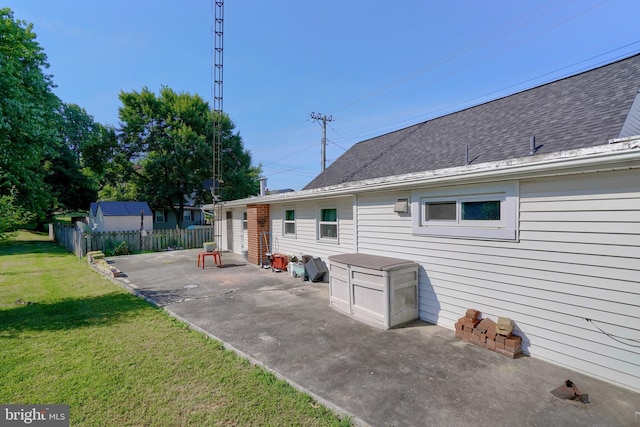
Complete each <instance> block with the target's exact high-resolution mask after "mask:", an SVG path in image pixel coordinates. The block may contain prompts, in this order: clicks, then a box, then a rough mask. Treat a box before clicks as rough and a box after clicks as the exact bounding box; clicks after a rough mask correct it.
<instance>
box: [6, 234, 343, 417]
mask: <svg viewBox="0 0 640 427" xmlns="http://www.w3.org/2000/svg"><path fill="white" fill-rule="evenodd" d="M46 238H47V237H46V236H44V235H41V234H37V233H28V232H21V233H20V235H19V236H18V240H16V241H14V242H13V243H11V244H10V245H7V246H2V247H0V378H1V379H2V387H0V403H5V404H6V403H21V404H67V405H70V408H71V425H72V426H114V425H117V426H246V425H256V426H260V425H269V426H293V425H300V426H326V425H330V426H333V425H335V426H347V425H350V422H349V420H347V419H340V418H338V417H337V416H335V415H334V414H333V413H332V412H331V411H329V410H328V409H327V408H325V407H323V406H321V405H319V404H317V403H316V402H314V401H313V399H312V398H311V397H309V396H307V395H305V394H303V393H301V392H299V391H297V390H295V389H294V388H293V387H291V386H290V385H289V384H287V383H286V382H284V381H282V380H279V379H277V378H276V377H275V376H274V375H272V374H271V373H269V372H267V371H265V370H264V369H261V368H259V367H256V366H253V365H251V364H250V363H249V362H248V361H246V360H244V359H242V358H240V357H239V356H237V355H236V354H235V353H233V352H230V351H227V350H224V349H223V347H222V345H221V344H220V343H219V342H217V341H214V340H212V339H210V338H208V337H206V336H204V335H202V334H200V333H197V332H195V331H192V330H191V329H189V328H188V327H187V326H186V325H185V324H183V323H181V322H179V321H177V320H175V319H173V318H172V317H170V316H169V315H167V314H166V313H165V312H164V311H162V310H160V309H158V308H155V307H154V306H152V305H150V304H148V303H146V302H145V301H143V300H141V299H138V298H136V297H134V296H132V295H130V294H129V293H127V292H125V291H124V290H122V289H121V288H119V287H118V286H116V285H114V284H113V283H111V282H110V281H109V280H107V279H106V278H104V277H103V276H101V275H99V274H98V273H96V272H94V271H93V270H92V269H90V268H89V267H88V266H87V264H86V262H84V261H82V260H79V259H78V258H76V257H75V256H73V255H71V254H68V253H67V252H66V251H64V250H63V249H62V248H60V247H58V246H56V245H55V244H53V243H51V242H48V241H46Z"/></svg>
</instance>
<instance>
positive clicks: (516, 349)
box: [504, 344, 522, 353]
mask: <svg viewBox="0 0 640 427" xmlns="http://www.w3.org/2000/svg"><path fill="white" fill-rule="evenodd" d="M504 350H505V351H510V352H511V353H518V352H519V351H522V346H521V345H520V344H518V345H515V346H511V345H505V346H504Z"/></svg>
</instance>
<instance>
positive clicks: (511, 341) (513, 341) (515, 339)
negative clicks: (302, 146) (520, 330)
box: [504, 335, 522, 347]
mask: <svg viewBox="0 0 640 427" xmlns="http://www.w3.org/2000/svg"><path fill="white" fill-rule="evenodd" d="M520 344H522V337H520V336H518V335H511V336H510V337H508V338H507V340H506V341H505V343H504V345H506V346H510V347H515V346H517V345H520Z"/></svg>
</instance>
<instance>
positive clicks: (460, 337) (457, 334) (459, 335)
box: [456, 329, 464, 340]
mask: <svg viewBox="0 0 640 427" xmlns="http://www.w3.org/2000/svg"><path fill="white" fill-rule="evenodd" d="M463 336H464V333H463V332H462V331H458V330H457V329H456V338H458V339H459V340H461V339H463Z"/></svg>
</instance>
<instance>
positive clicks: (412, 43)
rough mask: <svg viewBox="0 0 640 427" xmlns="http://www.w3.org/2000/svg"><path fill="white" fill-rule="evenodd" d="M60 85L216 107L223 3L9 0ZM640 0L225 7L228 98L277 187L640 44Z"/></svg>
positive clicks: (107, 105) (101, 106)
mask: <svg viewBox="0 0 640 427" xmlns="http://www.w3.org/2000/svg"><path fill="white" fill-rule="evenodd" d="M0 7H9V8H10V9H12V10H13V11H14V18H15V19H19V20H24V21H26V22H27V23H32V24H33V31H34V32H35V33H36V35H37V39H36V40H37V41H38V42H39V43H40V45H41V46H42V48H43V49H44V52H45V53H46V54H47V57H48V62H49V64H50V68H49V69H48V70H47V72H48V73H49V74H52V75H53V82H54V83H55V84H56V85H57V87H56V88H55V89H54V91H55V93H56V95H57V96H58V97H59V98H60V99H61V100H62V101H63V102H65V103H70V104H71V103H73V104H78V105H79V106H80V107H82V108H84V109H85V110H86V111H87V113H88V114H90V115H92V116H93V117H94V119H95V121H97V122H99V123H102V124H108V125H113V126H116V127H117V126H118V125H119V120H118V108H120V107H121V105H122V104H121V103H120V100H119V98H118V95H119V94H120V92H121V91H124V92H131V91H140V90H141V89H142V88H143V87H147V88H149V89H150V90H152V91H154V92H156V93H158V92H159V90H160V88H161V87H163V86H167V87H170V88H171V89H173V90H174V91H176V92H187V93H190V94H198V95H200V96H201V97H202V98H204V99H205V100H206V101H207V102H209V103H210V105H211V106H213V83H212V75H213V71H212V68H213V59H212V50H213V49H212V46H213V37H212V33H213V27H214V22H213V6H212V0H185V1H181V2H178V1H175V0H174V1H168V0H155V1H153V2H151V1H143V0H127V1H124V0H109V1H106V0H94V1H87V0H56V1H51V0H5V1H4V2H3V5H2V6H0ZM639 15H640V2H638V1H637V0H546V1H537V0H528V1H521V0H508V1H507V0H485V1H478V0H457V1H435V0H433V1H429V0H402V1H397V2H389V1H388V0H385V1H382V0H326V1H301V0H271V1H265V0H242V1H230V0H228V1H227V2H225V4H224V21H223V22H224V23H223V29H224V33H223V34H224V35H223V85H222V87H223V101H222V106H223V110H224V112H225V113H227V114H228V115H229V117H230V118H231V120H232V121H233V122H234V123H235V126H236V131H237V132H238V133H239V134H240V136H241V137H242V140H243V144H244V147H245V148H246V149H247V150H249V151H250V152H251V156H252V163H253V164H254V165H261V166H262V171H263V176H264V177H265V178H267V187H268V188H269V189H270V190H279V189H287V188H290V189H293V190H296V191H297V190H300V189H302V188H303V187H304V186H305V185H306V184H307V183H309V182H310V181H311V180H312V179H313V178H314V177H315V176H316V175H318V174H319V173H320V172H321V168H322V164H321V163H322V162H321V140H322V126H321V124H320V122H319V121H317V120H313V119H312V118H311V113H316V114H321V115H326V116H331V117H332V119H333V120H331V121H329V122H327V127H326V131H327V133H326V136H327V147H326V165H327V166H329V165H330V164H331V162H332V161H333V160H335V159H337V158H338V157H339V156H340V155H342V154H343V153H344V152H345V151H346V150H347V149H348V148H349V147H351V146H352V145H354V144H356V143H358V142H361V141H364V140H367V139H369V138H373V137H376V136H379V135H382V134H385V133H388V132H392V131H394V130H397V129H401V128H404V127H407V126H410V125H413V124H416V123H420V122H424V121H427V120H429V119H432V118H435V117H440V116H443V115H446V114H449V113H452V112H455V111H459V110H462V109H465V108H468V107H471V106H473V105H478V104H481V103H483V102H487V101H490V100H492V99H496V98H499V97H502V96H507V95H510V94H513V93H516V92H519V91H522V90H526V89H529V88H531V87H535V86H538V85H540V84H544V83H547V82H550V81H553V80H557V79H560V78H563V77H566V76H569V75H573V74H576V73H579V72H582V71H586V70H588V69H592V68H595V67H597V66H600V65H604V64H606V63H609V62H613V61H615V60H617V59H620V58H623V57H627V56H630V55H632V54H635V53H638V52H640V32H638V30H637V25H638V24H637V18H638V16H639Z"/></svg>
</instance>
